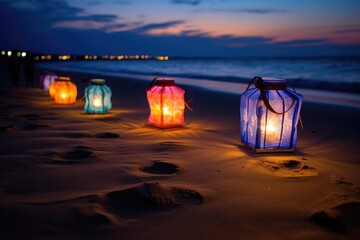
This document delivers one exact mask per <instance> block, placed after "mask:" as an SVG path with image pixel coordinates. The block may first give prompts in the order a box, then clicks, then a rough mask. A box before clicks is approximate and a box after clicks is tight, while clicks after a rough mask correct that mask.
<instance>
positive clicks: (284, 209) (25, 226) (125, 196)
mask: <svg viewBox="0 0 360 240" xmlns="http://www.w3.org/2000/svg"><path fill="white" fill-rule="evenodd" d="M57 74H58V75H59V76H68V77H70V78H71V79H72V81H73V82H74V83H76V85H77V87H78V101H77V102H76V103H75V104H73V105H56V104H54V103H53V100H52V99H51V98H50V97H49V96H48V93H46V92H43V91H42V90H41V89H40V88H37V87H34V88H25V87H10V86H8V85H7V84H6V83H9V82H10V80H9V79H6V78H8V76H7V75H6V73H3V74H2V76H3V77H2V81H1V82H2V83H5V84H4V85H3V86H2V87H1V90H0V109H1V112H0V114H1V119H0V139H1V145H0V227H1V237H2V238H3V239H23V238H26V239H359V238H360V230H359V229H360V220H359V215H360V174H359V173H360V159H359V156H360V149H359V146H358V143H359V132H360V126H359V122H360V108H359V107H358V105H357V103H358V102H357V101H355V103H354V104H343V100H341V99H343V98H341V99H337V96H339V95H332V94H325V93H324V92H316V91H315V90H311V91H310V93H311V94H312V95H313V96H317V97H321V99H322V100H321V101H320V100H319V101H305V102H304V103H303V106H302V110H301V116H302V119H303V122H304V129H301V128H299V129H298V145H297V148H296V150H295V151H294V152H293V153H266V154H254V153H252V152H249V151H248V150H247V149H246V148H245V147H243V146H242V143H241V141H240V136H239V135H240V134H239V132H240V124H239V99H240V93H239V94H234V93H225V92H217V91H212V90H210V89H205V88H203V87H199V86H193V85H186V80H185V81H180V82H181V83H182V84H180V85H181V86H183V87H184V89H185V90H186V91H187V94H186V95H185V96H186V98H187V99H190V98H193V100H192V101H191V102H190V103H189V105H190V106H191V108H192V109H193V111H189V110H186V112H185V125H184V127H180V128H171V129H159V128H155V127H152V126H150V125H149V124H148V123H147V118H148V115H149V109H148V103H147V99H146V89H147V87H148V86H149V83H150V82H151V80H152V78H149V79H148V81H141V80H136V79H134V78H136V77H131V76H127V77H119V76H110V75H105V76H102V75H100V74H96V75H94V74H90V73H81V72H71V71H67V72H61V71H57ZM39 75H40V70H37V71H36V77H35V80H38V79H39ZM153 77H154V76H153ZM92 78H105V79H106V84H107V85H108V86H110V87H111V89H112V92H113V97H112V104H113V108H112V110H110V112H109V113H106V114H99V115H95V114H86V113H85V112H84V100H81V97H82V96H83V94H84V89H85V87H86V86H87V83H86V81H84V79H85V80H89V79H92ZM188 81H191V80H188ZM189 89H191V90H189ZM306 93H308V94H310V93H309V92H306ZM304 96H305V99H306V94H304ZM344 96H347V95H344ZM324 99H325V100H327V101H325V100H324ZM351 99H352V98H351ZM355 99H356V97H355ZM349 101H351V100H349ZM325 102H327V103H325Z"/></svg>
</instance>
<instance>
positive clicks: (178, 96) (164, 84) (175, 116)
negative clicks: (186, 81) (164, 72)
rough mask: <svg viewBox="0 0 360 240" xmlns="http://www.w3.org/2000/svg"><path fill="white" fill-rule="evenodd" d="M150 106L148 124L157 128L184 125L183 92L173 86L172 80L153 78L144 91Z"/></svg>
mask: <svg viewBox="0 0 360 240" xmlns="http://www.w3.org/2000/svg"><path fill="white" fill-rule="evenodd" d="M146 93H147V99H148V102H149V106H150V116H149V119H148V120H149V122H150V123H151V124H153V125H155V126H157V127H174V126H182V125H183V124H184V110H185V100H184V94H185V91H184V90H183V89H181V88H180V87H178V86H176V85H175V82H174V79H169V78H154V80H153V81H152V83H151V85H150V88H149V89H148V90H147V91H146Z"/></svg>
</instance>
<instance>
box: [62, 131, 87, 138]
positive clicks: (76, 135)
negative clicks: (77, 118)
mask: <svg viewBox="0 0 360 240" xmlns="http://www.w3.org/2000/svg"><path fill="white" fill-rule="evenodd" d="M65 137H67V138H90V137H92V135H91V134H90V133H87V132H68V133H65Z"/></svg>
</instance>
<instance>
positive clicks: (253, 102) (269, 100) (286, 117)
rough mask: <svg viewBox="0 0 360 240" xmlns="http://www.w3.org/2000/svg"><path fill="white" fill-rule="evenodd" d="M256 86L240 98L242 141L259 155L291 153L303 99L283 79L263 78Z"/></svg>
mask: <svg viewBox="0 0 360 240" xmlns="http://www.w3.org/2000/svg"><path fill="white" fill-rule="evenodd" d="M256 86H257V87H256V88H251V89H249V90H247V91H245V92H244V94H243V95H242V96H241V103H240V119H241V122H240V125H241V133H240V134H241V141H242V142H243V143H244V144H245V145H246V146H249V147H251V148H252V149H254V150H255V151H258V152H266V151H291V150H293V148H295V146H296V141H297V129H296V127H297V123H298V119H299V114H300V107H301V103H302V99H303V98H302V96H301V95H300V94H297V93H295V92H293V91H292V90H289V89H287V88H286V81H285V80H283V79H270V78H264V79H261V84H257V85H256ZM261 89H262V90H261ZM269 105H270V108H272V109H269Z"/></svg>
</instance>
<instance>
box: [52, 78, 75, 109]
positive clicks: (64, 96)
mask: <svg viewBox="0 0 360 240" xmlns="http://www.w3.org/2000/svg"><path fill="white" fill-rule="evenodd" d="M49 92H50V97H52V98H54V101H55V103H56V104H72V103H75V102H76V96H77V88H76V85H75V84H74V83H72V82H71V81H70V78H69V77H58V78H57V79H55V81H54V82H53V83H52V84H51V85H50V88H49Z"/></svg>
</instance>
